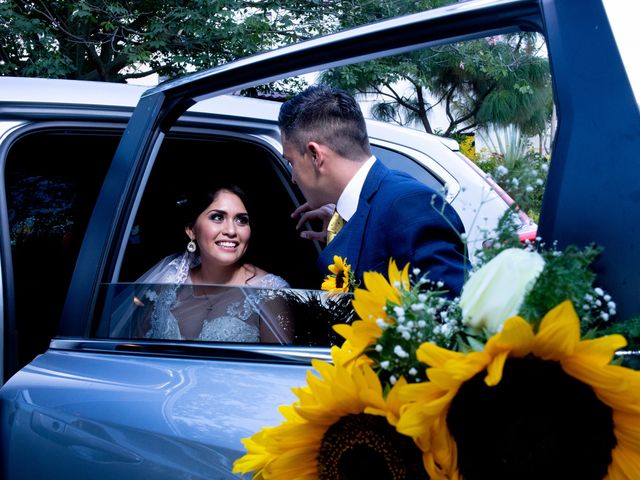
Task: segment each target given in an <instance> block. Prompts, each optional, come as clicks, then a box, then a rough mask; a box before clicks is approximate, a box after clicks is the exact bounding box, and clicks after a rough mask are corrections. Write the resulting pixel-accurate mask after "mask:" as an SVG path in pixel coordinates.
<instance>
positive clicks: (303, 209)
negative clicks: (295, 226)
mask: <svg viewBox="0 0 640 480" xmlns="http://www.w3.org/2000/svg"><path fill="white" fill-rule="evenodd" d="M309 210H311V207H310V206H309V204H308V203H307V202H305V203H303V204H302V205H300V206H299V207H298V208H296V209H295V210H294V211H293V213H292V214H291V218H296V217H298V216H299V215H301V214H303V213H304V212H308V211H309Z"/></svg>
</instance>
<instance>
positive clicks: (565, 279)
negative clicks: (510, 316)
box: [520, 246, 615, 333]
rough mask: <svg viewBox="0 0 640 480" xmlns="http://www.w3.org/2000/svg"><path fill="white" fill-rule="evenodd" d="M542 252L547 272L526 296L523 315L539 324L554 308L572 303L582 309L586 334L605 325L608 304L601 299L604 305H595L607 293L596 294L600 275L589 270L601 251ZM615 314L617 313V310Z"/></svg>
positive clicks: (591, 247) (521, 308) (601, 303)
mask: <svg viewBox="0 0 640 480" xmlns="http://www.w3.org/2000/svg"><path fill="white" fill-rule="evenodd" d="M538 252H539V253H540V254H541V255H542V257H543V258H544V260H545V266H544V270H543V271H542V273H541V274H540V276H539V277H538V279H537V280H536V283H535V284H534V286H533V288H532V289H531V291H530V292H529V294H528V295H527V296H526V297H525V300H524V303H523V304H522V306H521V307H520V315H522V316H523V317H524V318H526V319H528V320H529V321H530V322H531V323H534V324H537V323H539V322H540V321H541V320H542V318H543V317H544V316H545V315H546V313H547V312H548V311H549V310H551V309H552V308H553V307H555V306H556V305H558V304H560V303H562V302H563V301H565V300H571V302H572V303H573V305H574V307H575V308H576V309H578V310H580V311H579V315H580V324H581V327H582V331H583V333H586V332H587V330H589V329H591V328H596V327H598V326H599V325H600V324H601V323H603V322H604V320H603V318H602V317H601V316H600V315H601V314H602V313H606V314H607V317H606V318H607V319H608V318H609V315H610V314H609V308H608V307H607V305H606V303H607V302H606V301H604V300H600V305H596V304H594V301H595V300H597V298H598V297H604V296H605V294H604V292H603V293H602V294H601V295H598V293H597V292H600V289H598V290H597V291H596V290H595V288H594V282H595V280H596V275H595V273H593V271H591V269H590V268H589V267H590V265H591V264H592V263H593V262H594V260H595V259H596V257H597V256H598V255H599V254H600V252H601V249H600V248H596V247H595V246H587V247H584V248H578V247H576V246H569V247H567V248H566V249H564V250H563V251H559V250H557V249H556V248H550V249H546V248H539V249H538ZM599 307H602V308H599ZM613 312H614V313H615V308H614V309H613Z"/></svg>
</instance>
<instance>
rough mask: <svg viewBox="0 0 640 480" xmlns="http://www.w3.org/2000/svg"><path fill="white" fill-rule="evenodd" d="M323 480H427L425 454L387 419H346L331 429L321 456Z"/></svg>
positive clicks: (358, 417)
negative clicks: (423, 460) (424, 462)
mask: <svg viewBox="0 0 640 480" xmlns="http://www.w3.org/2000/svg"><path fill="white" fill-rule="evenodd" d="M318 478H319V479H320V480H355V479H364V478H375V479H376V480H387V479H389V480H409V479H411V480H413V479H416V480H427V479H428V478H429V477H428V475H427V473H426V471H425V469H424V467H423V464H422V453H421V452H420V449H418V447H417V446H416V445H415V443H413V440H411V438H409V437H407V436H404V435H401V434H399V433H398V432H397V431H396V430H395V428H393V427H392V426H391V425H389V423H388V422H387V420H386V419H385V418H384V417H380V416H378V415H368V414H365V413H360V414H357V415H346V416H344V417H342V418H341V419H340V420H338V421H337V422H336V423H335V424H333V425H332V426H331V427H329V428H328V429H327V431H326V433H325V434H324V437H322V443H321V445H320V450H319V452H318Z"/></svg>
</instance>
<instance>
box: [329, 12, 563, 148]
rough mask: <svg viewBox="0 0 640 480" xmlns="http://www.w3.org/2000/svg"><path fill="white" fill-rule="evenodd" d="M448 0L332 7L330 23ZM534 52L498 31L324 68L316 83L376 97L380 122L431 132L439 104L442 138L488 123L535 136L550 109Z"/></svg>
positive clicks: (531, 39) (527, 40)
mask: <svg viewBox="0 0 640 480" xmlns="http://www.w3.org/2000/svg"><path fill="white" fill-rule="evenodd" d="M447 3H452V2H451V1H422V2H420V1H418V2H416V1H408V0H404V1H397V0H396V1H391V0H386V1H382V2H380V1H378V2H373V1H364V2H353V3H350V2H342V4H343V5H344V6H345V7H347V6H350V8H344V9H342V10H337V11H336V12H337V13H336V18H337V20H338V22H337V25H338V26H339V27H340V28H347V27H352V26H355V25H358V24H361V23H364V22H371V21H375V20H379V19H382V18H388V17H390V16H396V15H402V14H408V13H414V12H416V11H421V10H425V9H429V8H434V7H437V6H441V5H444V4H447ZM539 50H540V39H539V37H537V36H536V35H535V34H531V33H520V34H511V35H502V36H496V37H490V38H486V39H481V40H474V41H469V42H464V43H457V44H454V45H446V46H440V47H435V48H431V49H423V50H419V51H414V52H411V53H407V54H403V55H399V56H396V57H391V58H383V59H379V60H374V61H370V62H365V63H361V64H357V65H350V66H346V67H340V68H336V69H332V70H330V71H328V72H325V73H323V75H322V80H323V81H324V82H326V83H329V84H331V85H336V86H339V87H341V88H344V89H345V90H347V91H350V92H352V93H359V94H363V95H367V96H370V95H375V96H376V98H379V99H381V100H380V101H379V102H378V103H377V104H376V105H374V107H373V108H372V113H373V115H374V117H376V118H378V119H380V120H383V121H392V122H395V123H398V124H401V125H406V124H413V123H419V124H422V126H423V128H424V129H425V131H427V132H429V133H433V130H434V129H433V128H432V126H431V123H430V121H429V113H430V111H431V110H432V109H433V108H434V107H435V106H436V105H440V104H442V105H444V106H445V111H446V115H447V118H448V120H449V126H448V127H447V129H446V130H445V131H444V132H443V134H444V135H446V136H450V135H453V134H455V133H463V132H468V131H472V130H473V129H475V128H478V127H481V126H484V125H487V124H489V123H494V124H498V125H508V124H515V125H518V126H519V128H520V129H521V130H522V131H524V132H525V133H527V134H535V133H539V132H542V131H543V130H544V128H545V125H546V123H547V121H548V119H549V118H550V115H551V108H552V107H551V106H552V99H551V89H550V74H549V67H548V62H547V60H546V58H545V57H544V56H543V55H540V52H539ZM434 97H435V99H436V101H435V102H433V103H429V98H434Z"/></svg>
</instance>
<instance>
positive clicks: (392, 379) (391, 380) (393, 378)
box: [389, 375, 398, 385]
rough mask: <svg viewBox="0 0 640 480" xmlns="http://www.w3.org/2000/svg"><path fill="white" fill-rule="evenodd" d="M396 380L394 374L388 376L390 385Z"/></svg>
mask: <svg viewBox="0 0 640 480" xmlns="http://www.w3.org/2000/svg"><path fill="white" fill-rule="evenodd" d="M397 381H398V379H397V378H396V376H395V375H391V376H390V377H389V383H390V384H391V385H395V384H396V382H397Z"/></svg>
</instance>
